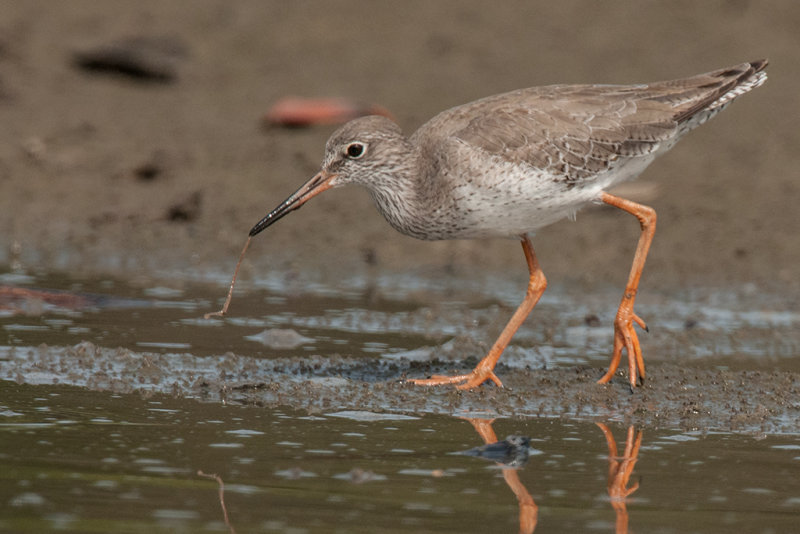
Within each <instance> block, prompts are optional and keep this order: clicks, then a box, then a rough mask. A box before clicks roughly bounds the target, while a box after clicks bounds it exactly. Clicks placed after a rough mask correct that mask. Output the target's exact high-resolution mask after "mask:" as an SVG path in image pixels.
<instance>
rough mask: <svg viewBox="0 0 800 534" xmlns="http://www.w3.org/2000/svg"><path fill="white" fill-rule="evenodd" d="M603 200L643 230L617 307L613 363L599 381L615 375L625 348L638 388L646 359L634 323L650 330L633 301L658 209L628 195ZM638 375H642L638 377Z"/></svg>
mask: <svg viewBox="0 0 800 534" xmlns="http://www.w3.org/2000/svg"><path fill="white" fill-rule="evenodd" d="M600 200H602V201H603V202H605V203H606V204H608V205H610V206H614V207H615V208H619V209H621V210H624V211H627V212H628V213H630V214H632V215H635V216H636V218H637V219H639V224H640V225H641V227H642V233H641V235H640V236H639V244H638V245H637V246H636V254H635V255H634V256H633V265H631V273H630V275H629V276H628V284H627V285H626V286H625V293H624V294H623V295H622V302H620V304H619V309H618V310H617V317H616V318H615V319H614V354H613V356H612V357H611V363H609V365H608V372H606V374H605V375H603V377H602V378H601V379H600V380H598V382H599V383H600V384H605V383H606V382H608V381H609V380H611V378H612V377H613V376H614V373H615V372H616V370H617V366H619V361H620V359H621V358H622V349H623V348H624V349H625V350H626V351H627V353H628V373H629V378H630V382H631V388H635V387H636V384H637V382H638V381H639V380H641V381H642V382H644V358H643V357H642V349H641V347H640V346H639V338H638V337H637V335H636V331H635V330H634V329H633V323H636V324H638V325H639V326H640V327H642V328H644V329H645V330H647V326H646V325H645V323H644V321H643V320H642V319H641V318H640V317H639V316H638V315H636V314H635V313H634V312H633V303H634V301H635V300H636V292H637V291H638V289H639V279H640V278H641V277H642V269H644V262H645V260H646V259H647V252H648V251H649V250H650V243H651V242H652V241H653V235H655V232H656V212H655V210H654V209H653V208H651V207H649V206H643V205H641V204H637V203H635V202H631V201H630V200H625V199H624V198H620V197H616V196H614V195H609V194H608V193H603V194H602V195H601V196H600ZM637 377H638V378H637Z"/></svg>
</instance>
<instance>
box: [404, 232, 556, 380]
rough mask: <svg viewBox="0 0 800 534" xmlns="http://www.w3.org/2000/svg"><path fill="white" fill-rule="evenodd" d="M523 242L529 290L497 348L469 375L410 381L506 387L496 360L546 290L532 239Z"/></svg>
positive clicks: (523, 239)
mask: <svg viewBox="0 0 800 534" xmlns="http://www.w3.org/2000/svg"><path fill="white" fill-rule="evenodd" d="M521 239H522V251H523V252H524V253H525V260H526V261H527V262H528V270H529V271H530V274H531V276H530V279H529V280H528V291H527V292H526V293H525V299H524V300H523V301H522V304H520V305H519V308H517V311H516V312H514V315H513V316H512V317H511V320H510V321H508V324H507V325H506V327H505V328H504V329H503V332H502V333H501V334H500V337H498V338H497V341H495V342H494V345H493V346H492V348H491V349H490V350H489V354H487V355H486V356H485V357H484V358H483V359H482V360H481V361H480V362H478V365H476V366H475V369H473V370H472V372H470V373H468V374H465V375H458V376H441V375H435V376H433V377H431V378H427V379H413V380H409V382H411V383H413V384H417V385H422V386H436V385H439V384H456V383H460V382H463V383H462V384H459V385H458V386H457V387H458V388H459V389H472V388H476V387H478V386H480V385H481V384H483V383H484V382H485V381H486V380H491V381H492V382H494V383H495V384H496V385H498V386H500V387H502V386H503V383H502V382H500V379H499V378H497V375H495V374H494V367H495V365H497V360H499V359H500V355H501V354H503V351H504V350H505V348H506V346H507V345H508V343H509V341H511V338H512V337H513V336H514V334H515V333H516V332H517V330H518V329H519V327H520V325H521V324H522V323H523V321H525V318H526V317H528V315H529V314H530V313H531V310H533V307H534V306H536V303H537V302H539V298H541V296H542V293H544V290H545V289H546V288H547V280H546V279H545V277H544V273H543V272H542V269H541V268H540V267H539V262H538V261H537V260H536V254H535V253H534V252H533V245H531V240H530V239H529V238H528V236H522V237H521Z"/></svg>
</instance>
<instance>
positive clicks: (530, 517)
mask: <svg viewBox="0 0 800 534" xmlns="http://www.w3.org/2000/svg"><path fill="white" fill-rule="evenodd" d="M467 421H469V422H470V423H472V426H473V427H474V428H475V431H476V432H478V434H479V435H480V436H481V439H483V441H484V443H486V444H487V445H489V444H491V443H497V441H498V439H497V434H495V433H494V429H493V428H492V422H493V421H494V419H467ZM503 478H504V479H505V481H506V484H507V485H508V487H509V488H511V491H513V492H514V495H516V497H517V502H518V503H519V532H520V534H532V533H533V531H534V530H535V529H536V523H537V522H538V520H539V507H538V506H536V502H534V500H533V497H531V494H530V493H529V492H528V490H527V488H526V487H525V486H524V485H523V484H522V481H521V480H520V479H519V473H517V470H516V469H503Z"/></svg>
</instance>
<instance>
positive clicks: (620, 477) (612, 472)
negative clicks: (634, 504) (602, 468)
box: [596, 423, 642, 534]
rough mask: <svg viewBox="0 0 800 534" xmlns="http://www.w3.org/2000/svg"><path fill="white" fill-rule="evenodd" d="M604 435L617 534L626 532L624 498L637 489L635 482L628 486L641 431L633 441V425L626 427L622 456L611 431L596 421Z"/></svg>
mask: <svg viewBox="0 0 800 534" xmlns="http://www.w3.org/2000/svg"><path fill="white" fill-rule="evenodd" d="M596 424H597V426H598V427H600V430H602V431H603V434H604V435H605V437H606V443H607V444H608V496H609V498H610V499H611V506H612V507H613V508H614V511H615V512H616V514H617V528H616V532H617V534H624V533H626V532H628V509H627V506H626V499H627V498H628V496H630V495H631V494H632V493H633V492H634V491H636V490H637V489H639V483H638V482H637V483H636V484H634V485H633V486H631V487H630V488H628V487H627V486H628V482H629V481H630V478H631V474H632V473H633V468H634V466H635V465H636V461H637V460H638V458H639V447H641V445H642V432H641V431H639V433H638V434H636V440H635V441H634V437H633V436H634V429H633V425H631V426H629V427H628V439H627V440H626V441H625V452H624V454H623V455H622V456H618V455H617V443H616V441H614V436H613V435H612V434H611V431H610V430H609V429H608V427H607V426H606V425H604V424H603V423H596Z"/></svg>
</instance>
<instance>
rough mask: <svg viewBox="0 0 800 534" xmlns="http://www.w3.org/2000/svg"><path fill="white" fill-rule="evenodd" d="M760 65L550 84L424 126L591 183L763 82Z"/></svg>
mask: <svg viewBox="0 0 800 534" xmlns="http://www.w3.org/2000/svg"><path fill="white" fill-rule="evenodd" d="M765 66H766V61H758V62H753V63H744V64H742V65H738V66H736V67H731V68H727V69H720V70H717V71H714V72H710V73H706V74H701V75H698V76H694V77H691V78H685V79H680V80H671V81H667V82H656V83H651V84H646V85H628V86H620V85H555V86H547V87H534V88H531V89H523V90H519V91H514V92H511V93H505V94H502V95H497V96H493V97H489V98H485V99H483V100H478V101H476V102H473V103H470V104H466V105H464V106H460V107H457V108H453V109H451V110H448V111H445V112H444V113H442V114H440V115H439V116H437V117H435V118H434V119H432V120H431V121H430V122H429V123H428V125H426V126H425V127H423V128H421V129H420V130H421V132H418V133H421V134H422V135H424V133H423V132H422V130H424V129H426V127H428V126H429V125H430V126H435V125H436V123H438V125H439V127H442V126H444V125H445V124H447V125H448V126H444V127H446V128H452V130H451V132H450V134H451V136H453V137H455V138H457V139H459V140H461V141H462V142H464V143H468V144H469V145H472V146H474V147H477V148H480V149H483V150H485V151H487V152H489V153H491V154H493V155H496V156H499V157H502V158H504V159H507V160H510V161H514V162H525V163H527V164H529V165H532V166H534V167H536V168H539V169H543V170H548V171H550V172H552V173H553V174H554V175H555V176H558V177H560V179H561V180H563V181H565V182H568V183H575V182H579V181H581V180H585V179H589V178H591V177H593V176H595V175H596V174H597V173H599V172H602V171H604V170H607V169H609V168H611V167H612V166H614V165H617V164H619V163H620V162H623V161H625V160H627V159H629V158H635V157H639V156H645V155H648V154H652V153H653V152H655V151H656V150H658V149H659V148H661V147H662V146H664V145H665V144H666V146H667V147H669V146H671V144H672V142H674V141H676V140H677V139H678V137H680V136H681V135H682V134H684V133H686V132H687V131H689V130H690V129H692V128H693V127H694V126H697V125H699V124H701V123H702V122H704V121H705V120H707V119H708V118H709V117H710V116H711V115H713V114H714V113H716V112H718V111H719V110H721V109H722V108H723V107H724V106H725V105H726V104H727V103H728V102H730V101H731V100H732V99H733V98H735V97H737V96H739V95H740V94H743V93H745V92H747V91H749V90H750V89H752V88H753V87H756V86H757V85H759V84H760V83H761V82H763V77H764V76H765V75H764V74H757V73H759V71H761V70H762V69H763V68H764V67H765Z"/></svg>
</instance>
